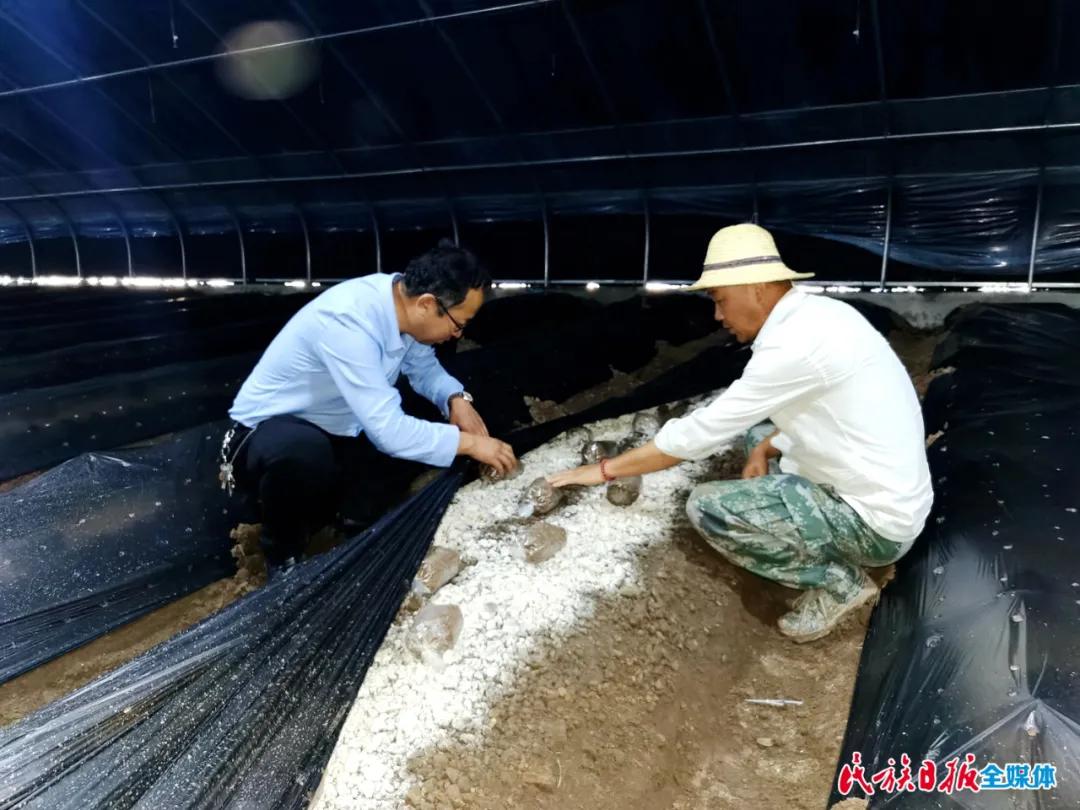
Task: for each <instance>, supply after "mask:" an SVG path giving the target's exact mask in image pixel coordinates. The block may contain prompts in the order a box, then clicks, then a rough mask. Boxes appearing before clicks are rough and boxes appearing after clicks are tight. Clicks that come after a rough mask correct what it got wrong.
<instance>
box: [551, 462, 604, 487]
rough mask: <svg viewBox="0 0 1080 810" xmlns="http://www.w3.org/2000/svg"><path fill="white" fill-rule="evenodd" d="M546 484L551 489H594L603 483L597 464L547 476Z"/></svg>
mask: <svg viewBox="0 0 1080 810" xmlns="http://www.w3.org/2000/svg"><path fill="white" fill-rule="evenodd" d="M548 483H549V484H551V485H552V486H553V487H594V486H596V485H597V484H602V483H604V476H603V475H601V473H600V465H599V464H586V465H585V466H584V467H574V468H573V469H572V470H563V471H561V472H557V473H555V474H554V475H549V476H548Z"/></svg>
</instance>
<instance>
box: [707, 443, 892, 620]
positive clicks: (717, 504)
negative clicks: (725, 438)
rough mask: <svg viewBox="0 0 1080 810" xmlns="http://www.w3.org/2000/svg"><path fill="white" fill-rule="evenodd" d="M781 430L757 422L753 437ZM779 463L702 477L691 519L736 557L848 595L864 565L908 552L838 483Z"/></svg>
mask: <svg viewBox="0 0 1080 810" xmlns="http://www.w3.org/2000/svg"><path fill="white" fill-rule="evenodd" d="M773 430H774V428H773V427H772V426H771V425H760V426H758V427H756V428H754V429H752V430H751V431H750V432H749V434H748V435H747V441H748V445H750V446H753V445H756V444H757V443H758V442H759V441H761V440H762V439H764V438H765V437H767V436H768V435H769V434H770V433H772V431H773ZM751 443H752V444H751ZM773 469H777V473H776V474H770V475H765V476H762V477H760V478H752V479H749V480H746V481H743V480H732V481H711V482H709V483H706V484H700V485H698V486H697V487H695V488H694V490H693V492H691V493H690V498H689V499H688V500H687V502H686V512H687V515H689V517H690V522H691V523H693V524H694V527H695V528H696V529H697V530H698V531H699V532H701V534H702V536H703V537H704V538H705V540H706V541H707V542H708V543H709V545H711V546H712V547H713V548H715V549H716V550H717V551H719V552H720V553H721V554H722V555H723V556H724V557H725V558H727V559H728V560H729V561H730V562H732V563H734V564H735V565H738V566H739V567H740V568H745V569H746V570H747V571H751V572H753V573H755V574H758V575H759V576H763V577H766V578H767V579H771V580H774V581H775V582H779V583H781V584H782V585H787V586H788V587H790V588H800V589H808V588H822V589H824V590H825V591H827V592H828V593H829V594H830V595H831V596H833V597H834V598H835V599H837V600H838V601H841V602H845V601H847V600H848V599H849V598H851V597H853V596H854V595H855V594H856V593H857V592H858V590H859V588H860V587H861V585H862V583H863V580H864V576H865V575H864V574H863V572H862V569H863V568H864V567H874V566H879V565H887V564H889V563H891V562H894V561H896V560H897V559H898V558H899V557H900V553H901V546H900V544H899V543H895V542H893V541H892V540H889V539H887V538H885V537H882V536H881V535H879V534H878V533H877V532H875V531H874V530H873V529H871V528H870V527H869V526H867V525H866V523H865V522H864V521H863V519H862V518H861V517H859V515H858V513H857V512H855V510H854V509H852V508H851V507H850V506H849V505H848V504H847V503H846V502H845V501H844V500H843V499H841V498H840V497H839V496H838V495H837V494H836V492H835V491H834V490H833V489H832V488H831V487H828V486H819V485H818V484H814V483H812V482H811V481H808V480H807V479H805V478H803V477H801V476H798V475H789V474H785V473H779V471H778V468H774V467H773V465H772V464H770V471H772V470H773Z"/></svg>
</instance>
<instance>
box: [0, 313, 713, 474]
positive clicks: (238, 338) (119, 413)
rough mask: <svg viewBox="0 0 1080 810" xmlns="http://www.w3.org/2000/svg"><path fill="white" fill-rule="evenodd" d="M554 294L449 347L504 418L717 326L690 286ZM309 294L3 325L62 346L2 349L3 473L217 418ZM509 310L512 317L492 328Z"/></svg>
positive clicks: (25, 337)
mask: <svg viewBox="0 0 1080 810" xmlns="http://www.w3.org/2000/svg"><path fill="white" fill-rule="evenodd" d="M550 299H551V303H552V304H553V306H552V307H551V308H550V309H549V307H548V303H549V296H547V295H543V294H539V295H526V296H520V297H517V298H503V299H496V300H494V301H491V302H490V303H489V304H488V305H486V306H485V307H484V309H483V310H481V315H480V316H479V318H478V320H480V324H479V326H478V330H477V334H479V335H481V336H483V338H484V340H485V342H486V343H488V344H489V345H485V347H484V349H483V350H482V351H481V352H480V353H476V352H464V353H462V354H460V355H454V354H453V346H451V345H448V346H447V347H445V348H446V349H447V352H446V354H447V356H446V357H445V358H444V361H445V363H446V365H447V366H448V367H449V369H450V370H451V371H452V372H453V373H455V374H458V375H459V378H460V379H461V380H462V381H463V382H464V383H466V385H468V386H469V388H470V390H472V391H473V392H474V393H476V394H480V395H482V397H483V399H482V400H481V401H482V402H483V407H484V410H485V412H486V413H487V414H490V415H491V417H492V418H494V419H496V420H501V421H499V426H500V427H501V428H502V429H509V428H511V427H512V426H514V425H518V424H525V423H527V422H529V421H530V416H529V412H528V408H527V407H526V405H525V402H524V399H523V397H524V396H525V395H529V396H533V397H537V398H540V399H549V400H551V399H553V400H561V399H564V398H566V397H568V396H570V395H571V394H574V393H577V392H578V391H580V390H582V389H584V388H587V387H589V386H592V385H595V384H597V383H600V382H603V381H604V380H607V379H609V378H610V377H611V375H612V370H611V369H612V367H614V368H615V369H617V370H619V371H630V370H633V369H635V368H638V367H640V366H641V365H644V363H646V362H647V361H648V360H649V359H650V358H651V357H653V356H654V355H655V352H656V345H655V344H656V341H657V340H664V341H667V342H672V343H683V342H685V341H686V340H688V339H691V338H694V337H701V336H703V335H705V334H708V333H709V332H710V331H712V330H713V329H714V328H715V323H713V321H712V315H711V309H710V307H709V305H708V303H707V302H705V301H704V300H703V299H700V298H696V297H691V296H667V297H665V296H657V297H652V298H641V297H638V296H635V297H633V298H630V299H628V300H625V301H620V302H617V303H614V304H608V305H606V306H604V305H601V304H598V303H596V302H593V301H588V300H584V301H582V302H581V304H580V305H578V304H571V303H568V301H567V299H569V296H558V295H555V296H551V297H550ZM308 300H309V298H308V296H306V295H292V294H290V295H277V296H273V295H269V296H267V295H263V296H259V295H255V296H245V295H238V296H234V295H222V296H219V297H213V296H212V297H210V298H208V299H205V300H200V301H198V302H196V303H195V304H192V303H188V302H181V303H180V304H179V306H177V307H176V308H165V309H163V310H162V311H160V312H159V311H156V310H158V309H161V305H159V304H157V303H154V302H143V303H140V304H139V305H138V306H136V307H134V308H133V309H134V312H133V313H127V314H125V315H124V316H123V317H122V318H119V319H117V318H115V316H114V314H113V313H112V312H111V311H106V312H105V313H102V312H100V311H99V312H97V313H95V315H94V316H93V318H91V319H88V320H86V321H85V322H80V323H76V324H69V323H64V322H63V315H64V310H63V308H60V309H59V312H58V313H57V314H55V315H54V316H53V317H54V318H55V319H56V320H57V321H60V322H59V323H55V322H54V323H50V324H47V325H45V326H42V327H38V328H33V329H19V328H12V329H7V330H0V343H2V342H3V340H4V336H5V335H7V338H8V340H10V341H11V342H12V343H15V342H17V343H18V344H19V345H22V346H24V347H29V346H31V345H36V344H35V337H41V336H43V335H47V336H49V337H50V341H51V342H49V344H48V345H49V346H56V345H60V346H63V347H64V348H54V349H52V350H51V351H40V352H38V353H35V354H11V355H9V354H7V353H5V355H4V357H3V358H2V359H0V415H3V417H4V418H3V421H2V422H0V446H3V447H4V454H3V455H2V456H0V481H3V480H6V479H9V478H14V477H16V476H18V475H22V474H24V473H28V472H32V471H35V470H41V469H44V468H47V467H49V466H51V465H53V464H57V463H59V462H62V461H64V460H66V459H69V458H74V457H75V456H77V455H79V454H80V453H83V452H90V451H97V450H103V449H107V448H112V447H118V446H123V445H125V444H129V443H132V442H137V441H142V440H144V439H148V438H151V437H153V436H159V435H161V434H163V433H167V432H170V431H174V430H183V429H186V428H189V427H191V426H193V425H197V424H201V423H205V422H209V421H213V420H216V419H218V418H220V417H221V416H222V415H223V414H224V413H225V412H226V411H227V409H228V407H229V405H230V404H231V402H232V399H233V397H234V396H235V393H236V391H237V389H238V388H239V386H240V384H241V383H242V382H243V379H244V377H245V376H246V375H247V374H248V372H250V370H251V368H252V367H253V366H254V365H255V363H256V361H257V360H258V357H259V355H260V353H261V352H262V350H263V349H264V348H265V345H266V344H267V343H269V341H270V340H271V339H272V338H273V335H274V334H275V333H276V331H277V329H278V328H280V326H281V325H282V324H283V323H284V322H285V320H287V319H288V317H289V316H290V315H291V314H292V313H293V312H295V311H296V310H297V309H299V307H300V306H302V305H303V304H304V303H306V302H307V301H308ZM169 303H170V305H171V303H172V302H169ZM143 308H154V309H155V313H154V314H143V312H142V309H143ZM500 313H504V315H500ZM506 315H508V316H509V317H505V316H506ZM509 322H515V323H517V324H518V326H517V327H516V328H515V329H508V330H507V334H506V336H504V337H502V338H501V339H499V340H495V339H494V337H492V335H497V334H499V331H500V330H501V329H503V327H505V326H506V325H507V323H509ZM485 323H487V324H488V326H486V327H485V326H484V324H485ZM471 326H472V324H470V328H471ZM86 338H89V339H90V340H89V342H87V341H86ZM440 348H443V347H440ZM570 356H573V357H574V361H573V362H567V359H566V358H567V357H570ZM495 369H497V370H498V371H497V372H495V371H493V370H495ZM496 375H497V376H498V377H499V379H498V380H496V379H495V376H496ZM5 391H6V393H5ZM412 401H413V403H414V405H415V406H416V407H421V408H422V407H425V405H424V404H423V403H420V402H419V401H418V399H417V398H413V400H412ZM429 415H430V416H432V417H433V418H435V417H437V414H436V413H435V412H434V411H431V412H430V414H429Z"/></svg>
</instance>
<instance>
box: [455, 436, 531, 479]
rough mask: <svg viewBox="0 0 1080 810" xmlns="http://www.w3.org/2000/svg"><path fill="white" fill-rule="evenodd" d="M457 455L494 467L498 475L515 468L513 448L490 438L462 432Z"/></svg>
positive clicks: (515, 459) (515, 460)
mask: <svg viewBox="0 0 1080 810" xmlns="http://www.w3.org/2000/svg"><path fill="white" fill-rule="evenodd" d="M458 453H459V454H460V455H465V456H469V457H470V458H474V459H476V460H477V461H479V462H480V463H481V464H487V465H489V466H491V467H494V468H495V470H497V471H498V473H499V474H500V475H506V474H507V473H508V472H510V471H512V470H513V469H514V468H515V467H516V466H517V458H516V457H515V456H514V448H513V447H511V446H510V445H508V444H507V443H506V442H504V441H500V440H499V439H496V438H493V437H491V436H477V435H476V434H475V433H465V432H464V431H462V433H461V442H460V444H459V445H458Z"/></svg>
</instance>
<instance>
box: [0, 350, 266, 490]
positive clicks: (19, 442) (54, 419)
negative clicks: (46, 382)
mask: <svg viewBox="0 0 1080 810" xmlns="http://www.w3.org/2000/svg"><path fill="white" fill-rule="evenodd" d="M257 360H258V354H256V353H251V352H248V353H244V354H239V355H230V356H227V357H219V358H216V359H214V360H207V361H202V362H195V363H176V364H173V365H166V366H158V367H156V368H152V369H148V370H146V371H135V372H130V373H120V374H111V375H108V376H105V377H95V378H92V379H87V380H81V381H79V382H75V383H69V384H67V385H61V386H56V387H53V388H35V389H30V390H27V391H19V392H16V393H12V394H3V395H0V414H3V417H4V418H3V421H2V422H0V447H3V448H4V453H3V456H0V481H4V480H7V479H9V478H14V477H16V476H18V475H22V474H23V473H28V472H32V471H34V470H41V469H44V468H46V467H49V466H51V465H53V464H58V463H60V462H61V461H65V460H67V459H69V458H73V457H75V456H77V455H79V454H80V453H84V452H89V451H94V450H98V451H100V450H103V449H105V448H110V447H121V446H123V445H126V444H131V443H133V442H137V441H143V440H145V439H149V438H152V437H154V436H160V435H162V434H165V433H169V432H171V431H174V430H184V429H186V428H190V427H191V426H193V425H198V424H200V423H204V422H209V421H211V420H214V419H217V418H219V417H221V416H222V415H223V414H225V413H226V411H227V410H228V408H229V405H230V404H231V403H232V400H233V397H234V396H235V395H236V391H237V390H238V389H239V388H240V384H241V382H243V378H244V375H246V374H247V373H248V372H249V371H250V370H251V369H252V367H253V366H254V365H255V362H256V361H257Z"/></svg>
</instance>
